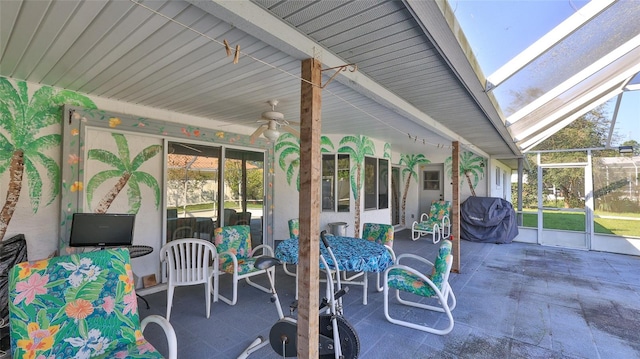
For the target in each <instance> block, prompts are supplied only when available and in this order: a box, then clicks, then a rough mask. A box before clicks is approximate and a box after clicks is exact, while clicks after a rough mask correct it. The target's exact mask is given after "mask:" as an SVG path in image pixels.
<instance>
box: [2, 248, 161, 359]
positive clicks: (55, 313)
mask: <svg viewBox="0 0 640 359" xmlns="http://www.w3.org/2000/svg"><path fill="white" fill-rule="evenodd" d="M9 288H10V290H9V312H10V319H9V320H10V325H11V350H12V352H13V357H14V358H28V359H49V358H78V359H84V358H162V355H160V353H158V352H157V351H156V350H155V348H154V347H153V346H152V345H151V344H149V343H148V342H147V341H146V340H145V339H144V337H143V336H142V331H141V329H140V317H139V316H138V301H137V298H136V293H135V289H134V282H133V272H132V270H131V264H130V259H129V251H128V250H127V249H110V250H101V251H94V252H88V253H82V254H74V255H69V256H61V257H54V258H51V259H46V260H40V261H36V262H24V263H20V264H18V265H16V266H15V267H13V268H12V269H11V271H10V273H9Z"/></svg>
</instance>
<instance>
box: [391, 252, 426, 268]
mask: <svg viewBox="0 0 640 359" xmlns="http://www.w3.org/2000/svg"><path fill="white" fill-rule="evenodd" d="M402 259H411V260H416V261H418V262H421V263H423V264H426V265H429V266H431V267H433V263H432V262H431V261H430V260H428V259H426V258H424V257H420V256H419V255H416V254H413V253H402V254H401V255H399V256H398V257H397V258H396V261H395V263H396V264H398V265H399V264H400V261H401V260H402Z"/></svg>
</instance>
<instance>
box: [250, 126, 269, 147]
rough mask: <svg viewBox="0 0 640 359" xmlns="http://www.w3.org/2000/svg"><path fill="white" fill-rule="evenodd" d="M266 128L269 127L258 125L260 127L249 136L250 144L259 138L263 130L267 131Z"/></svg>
mask: <svg viewBox="0 0 640 359" xmlns="http://www.w3.org/2000/svg"><path fill="white" fill-rule="evenodd" d="M267 127H269V126H268V125H267V124H264V125H260V127H258V128H257V129H256V130H255V131H253V133H252V134H251V139H250V142H251V143H254V142H256V138H258V137H260V135H261V134H262V133H263V132H264V130H266V129H267Z"/></svg>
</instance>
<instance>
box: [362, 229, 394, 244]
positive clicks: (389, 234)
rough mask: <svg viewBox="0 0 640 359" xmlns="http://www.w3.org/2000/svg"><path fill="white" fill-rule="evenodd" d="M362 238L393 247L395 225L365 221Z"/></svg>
mask: <svg viewBox="0 0 640 359" xmlns="http://www.w3.org/2000/svg"><path fill="white" fill-rule="evenodd" d="M362 238H363V239H366V240H369V241H373V242H376V243H378V244H382V245H385V244H386V245H388V246H389V247H393V226H392V225H390V224H378V223H365V224H364V227H363V228H362Z"/></svg>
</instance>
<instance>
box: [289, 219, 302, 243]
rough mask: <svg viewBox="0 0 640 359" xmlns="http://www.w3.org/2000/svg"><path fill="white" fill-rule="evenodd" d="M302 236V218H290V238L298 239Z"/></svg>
mask: <svg viewBox="0 0 640 359" xmlns="http://www.w3.org/2000/svg"><path fill="white" fill-rule="evenodd" d="M299 237H300V220H299V219H298V218H292V219H290V220H289V238H295V239H298V238H299Z"/></svg>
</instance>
